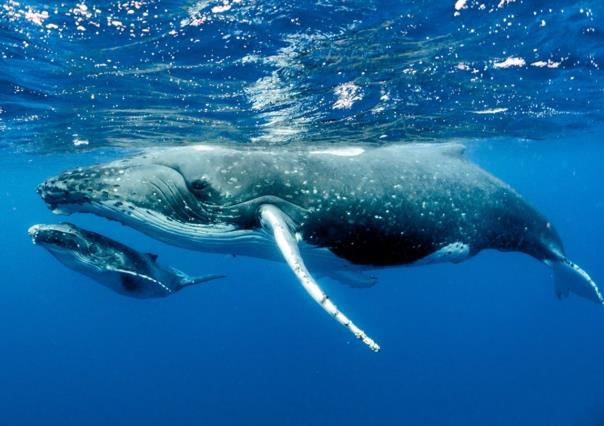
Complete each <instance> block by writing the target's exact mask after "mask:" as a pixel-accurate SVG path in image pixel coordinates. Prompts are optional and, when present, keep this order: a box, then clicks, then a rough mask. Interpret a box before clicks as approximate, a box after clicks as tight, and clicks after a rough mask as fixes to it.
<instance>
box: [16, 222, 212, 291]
mask: <svg viewBox="0 0 604 426" xmlns="http://www.w3.org/2000/svg"><path fill="white" fill-rule="evenodd" d="M28 233H29V235H30V236H31V237H32V240H33V242H34V244H37V245H40V246H42V247H44V248H45V249H47V250H48V251H49V252H50V253H51V254H52V255H53V256H54V257H55V258H57V259H58V260H59V261H60V262H61V263H63V264H64V265H65V266H67V267H69V268H71V269H74V270H76V271H78V272H82V273H83V274H85V275H87V276H89V277H91V278H94V279H95V280H97V281H98V282H100V283H101V284H103V285H104V286H105V287H108V288H110V289H111V290H113V291H115V292H117V293H120V294H123V295H126V296H130V297H135V298H139V299H147V298H156V297H165V296H169V295H170V294H173V293H175V292H177V291H179V290H181V289H183V288H184V287H187V286H190V285H193V284H199V283H204V282H206V281H210V280H214V279H217V278H222V277H223V275H206V276H203V277H195V278H193V277H190V276H188V275H187V274H185V273H183V272H181V271H179V270H177V269H174V268H172V267H165V266H161V265H160V264H158V263H157V255H154V254H150V253H139V252H138V251H136V250H134V249H132V248H130V247H127V246H125V245H124V244H121V243H118V242H117V241H114V240H111V239H109V238H107V237H105V236H103V235H100V234H97V233H95V232H90V231H86V230H85V229H82V228H79V227H77V226H75V225H73V224H70V223H61V224H53V225H42V224H40V225H33V226H32V227H30V228H29V230H28Z"/></svg>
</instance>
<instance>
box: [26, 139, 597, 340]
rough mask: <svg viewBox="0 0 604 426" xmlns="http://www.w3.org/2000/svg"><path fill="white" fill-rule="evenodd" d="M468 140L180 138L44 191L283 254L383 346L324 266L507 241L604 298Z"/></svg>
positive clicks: (111, 214) (81, 208) (353, 269)
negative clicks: (198, 141)
mask: <svg viewBox="0 0 604 426" xmlns="http://www.w3.org/2000/svg"><path fill="white" fill-rule="evenodd" d="M463 151H464V148H463V146H461V145H456V144H393V145H385V146H375V147H364V146H346V147H334V146H327V147H326V146H314V147H312V146H303V147H300V146H285V147H270V148H268V147H253V146H251V147H233V146H216V145H194V146H186V147H172V148H166V149H157V150H149V151H146V152H143V153H141V154H139V155H135V156H133V157H131V158H127V159H122V160H117V161H113V162H109V163H106V164H101V165H96V166H92V167H86V168H77V169H75V170H71V171H67V172H65V173H63V174H61V175H59V176H56V177H52V178H49V179H48V180H46V181H45V182H44V183H42V184H41V185H40V186H39V187H38V192H39V194H40V195H41V197H42V198H43V199H44V201H45V202H46V203H47V205H48V206H49V208H50V209H51V210H53V211H54V212H55V213H65V214H69V213H73V212H89V213H94V214H96V215H100V216H104V217H106V218H109V219H113V220H117V221H119V222H121V223H123V224H125V225H128V226H132V227H134V228H136V229H138V230H140V231H142V232H144V233H146V234H148V235H150V236H152V237H155V238H157V239H160V240H162V241H165V242H167V243H170V244H175V245H178V246H182V247H188V248H192V249H197V250H205V251H218V252H227V253H234V254H242V255H248V256H255V257H261V258H265V259H273V260H277V259H281V260H285V262H287V264H288V265H289V266H290V268H291V269H292V271H293V272H294V274H295V275H296V277H297V279H298V281H299V282H300V284H301V285H302V286H303V287H304V288H305V289H306V291H307V292H308V293H309V294H310V296H311V297H312V298H313V299H314V300H315V301H316V302H317V303H319V304H320V305H321V306H322V307H323V309H325V310H326V311H327V312H329V313H330V314H331V315H332V316H333V317H334V318H335V319H336V320H337V321H338V322H340V323H341V324H343V325H344V326H346V327H347V328H348V329H349V330H350V331H351V332H352V333H353V334H354V335H355V336H357V337H358V338H359V339H361V340H362V341H363V342H364V343H366V344H367V345H368V346H369V347H370V348H371V349H373V350H379V345H378V344H377V343H375V341H373V340H372V339H371V338H370V337H368V336H367V335H366V334H365V333H364V332H363V331H362V330H361V329H359V328H358V327H357V326H356V325H355V324H354V323H353V322H352V321H351V320H350V319H349V318H348V317H346V316H345V315H344V314H343V313H342V312H341V311H340V310H339V309H338V308H337V307H336V306H335V304H334V303H332V302H331V301H330V299H329V298H328V297H327V295H326V294H325V293H324V292H323V290H322V289H321V287H320V285H319V284H318V282H317V281H316V279H315V278H316V277H318V276H329V277H332V278H335V279H338V280H340V281H343V282H346V283H348V284H351V285H356V286H370V285H372V284H373V283H374V281H375V280H374V279H373V278H372V277H371V276H370V275H368V274H367V271H368V270H370V269H371V268H376V267H377V268H379V267H391V266H396V265H420V264H427V263H432V262H446V261H448V262H461V261H463V260H465V259H467V258H469V257H471V256H473V255H476V254H477V253H479V252H480V251H481V250H484V249H496V250H501V251H517V252H522V253H526V254H528V255H530V256H532V257H534V258H536V259H538V260H540V261H542V262H544V263H545V264H547V265H548V266H551V267H552V268H553V270H554V272H555V292H556V294H557V295H558V296H559V297H563V296H566V295H568V294H569V292H573V293H575V294H577V295H579V296H582V297H585V298H588V299H591V300H593V301H595V302H597V303H599V304H602V303H603V299H602V295H601V293H600V291H599V290H598V287H597V286H596V284H595V283H594V282H593V280H592V279H591V278H590V277H589V275H588V274H587V273H586V272H585V271H583V270H582V269H581V268H580V267H579V266H578V265H576V264H575V263H574V262H572V261H571V260H569V259H568V258H567V257H566V255H565V252H564V249H563V245H562V242H561V240H560V237H559V235H558V233H557V232H556V230H555V229H554V226H553V225H552V223H551V222H550V221H549V220H548V219H547V218H545V217H544V216H543V215H542V214H541V213H539V212H538V211H537V210H536V209H535V208H533V207H532V206H531V205H530V204H529V203H528V202H527V201H526V200H525V199H524V198H522V196H521V195H520V194H518V193H517V192H516V191H515V190H514V189H512V188H511V187H510V186H509V185H507V184H506V183H504V182H502V181H501V180H499V179H497V178H496V177H494V176H492V175H491V174H489V173H488V172H486V171H485V170H483V169H482V168H480V167H479V166H478V165H476V164H474V163H472V162H470V161H469V160H467V159H466V158H465V157H464V155H463ZM311 271H312V273H311Z"/></svg>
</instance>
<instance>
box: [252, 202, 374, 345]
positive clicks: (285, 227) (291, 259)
mask: <svg viewBox="0 0 604 426" xmlns="http://www.w3.org/2000/svg"><path fill="white" fill-rule="evenodd" d="M260 219H261V222H262V226H263V227H264V229H265V230H266V231H267V232H269V233H270V234H272V235H273V237H274V238H275V242H276V243H277V247H278V248H279V250H280V251H281V254H282V255H283V258H284V259H285V261H286V262H287V264H288V265H289V267H290V268H291V270H292V271H293V272H294V274H296V277H297V278H298V281H299V282H300V284H302V287H304V290H306V292H307V293H308V294H309V295H310V296H311V297H312V298H313V300H314V301H315V302H317V303H318V304H319V305H320V306H321V307H322V308H323V310H325V311H326V312H327V313H328V314H329V315H331V316H332V317H334V318H335V319H336V321H338V322H339V323H340V324H342V325H343V326H345V327H346V328H348V330H350V332H351V333H352V334H354V335H355V336H356V337H357V338H358V339H359V340H361V341H362V342H363V343H365V344H366V345H367V346H369V348H371V350H373V351H375V352H377V351H379V350H380V346H379V345H378V344H377V343H375V342H374V341H373V339H372V338H370V337H369V336H367V334H365V332H364V331H363V330H361V329H360V328H359V327H357V326H356V325H355V324H354V323H353V322H352V321H351V320H350V319H348V317H347V316H346V315H344V314H343V313H342V312H341V311H340V310H339V309H338V308H337V307H336V305H334V303H333V302H332V301H331V300H329V297H327V295H326V294H325V292H324V291H323V289H322V288H321V287H320V286H319V284H318V283H317V281H315V279H314V278H313V277H312V275H311V274H310V272H308V269H307V268H306V265H305V264H304V260H303V259H302V256H301V255H300V249H299V248H298V241H297V240H296V236H295V235H294V234H293V233H292V231H291V229H290V223H291V219H290V218H289V217H288V216H287V215H286V214H285V213H283V212H282V211H281V210H280V209H279V208H278V207H276V206H274V205H272V204H263V205H262V206H261V207H260Z"/></svg>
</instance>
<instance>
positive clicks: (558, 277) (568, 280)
mask: <svg viewBox="0 0 604 426" xmlns="http://www.w3.org/2000/svg"><path fill="white" fill-rule="evenodd" d="M546 263H547V264H548V265H550V266H551V267H552V268H553V269H554V280H555V284H556V295H557V296H558V297H559V298H562V297H566V296H568V293H569V292H573V293H575V294H576V295H577V296H581V297H584V298H586V299H589V300H592V301H594V302H596V303H598V304H601V305H604V298H603V297H602V293H600V289H599V288H598V286H597V285H596V283H595V282H594V281H593V280H592V279H591V277H590V276H589V275H588V274H587V272H585V271H584V270H583V269H581V267H580V266H579V265H577V264H576V263H574V262H572V261H571V260H569V259H562V260H559V261H548V262H546Z"/></svg>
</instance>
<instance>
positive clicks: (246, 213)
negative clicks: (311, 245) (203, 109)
mask: <svg viewBox="0 0 604 426" xmlns="http://www.w3.org/2000/svg"><path fill="white" fill-rule="evenodd" d="M240 156H241V153H240V152H239V153H238V152H237V151H235V150H229V149H225V148H224V149H223V148H210V147H204V148H200V147H184V148H169V149H165V150H158V151H152V152H149V153H145V154H142V155H139V156H135V157H132V158H129V159H125V160H118V161H114V162H110V163H106V164H101V165H96V166H92V167H87V168H77V169H74V170H71V171H67V172H65V173H63V174H61V175H58V176H55V177H51V178H49V179H47V180H46V181H45V182H43V183H42V184H40V185H39V186H38V193H39V194H40V196H41V197H42V198H43V200H44V201H45V202H46V204H47V205H48V207H49V208H50V209H51V210H53V212H55V213H60V214H71V213H74V212H87V213H94V214H96V215H99V216H103V217H106V218H109V219H113V220H117V221H119V222H121V223H123V224H125V225H128V226H131V227H133V228H136V229H138V230H140V231H142V232H144V233H146V234H148V235H150V236H152V237H155V238H158V239H160V240H164V241H166V242H169V243H174V244H176V245H180V246H185V247H187V246H190V245H191V244H193V245H195V244H196V241H197V240H199V241H202V240H205V241H206V242H207V241H208V240H213V239H221V240H224V239H229V238H238V237H241V236H242V234H245V233H249V232H250V231H253V230H255V229H256V228H258V227H259V221H258V216H257V212H258V207H259V204H261V203H263V202H267V201H268V202H275V203H277V204H279V203H280V202H281V200H278V199H276V197H274V196H272V192H271V189H270V188H268V189H267V186H270V185H269V184H270V182H269V184H267V185H264V186H262V185H257V182H258V180H257V179H249V178H250V174H252V173H254V171H250V170H249V169H248V168H246V167H242V166H240V161H239V160H240V158H239V157H240ZM261 181H262V182H264V180H262V179H261ZM281 204H283V203H281ZM283 208H285V209H287V206H285V207H283ZM290 210H291V208H290Z"/></svg>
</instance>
